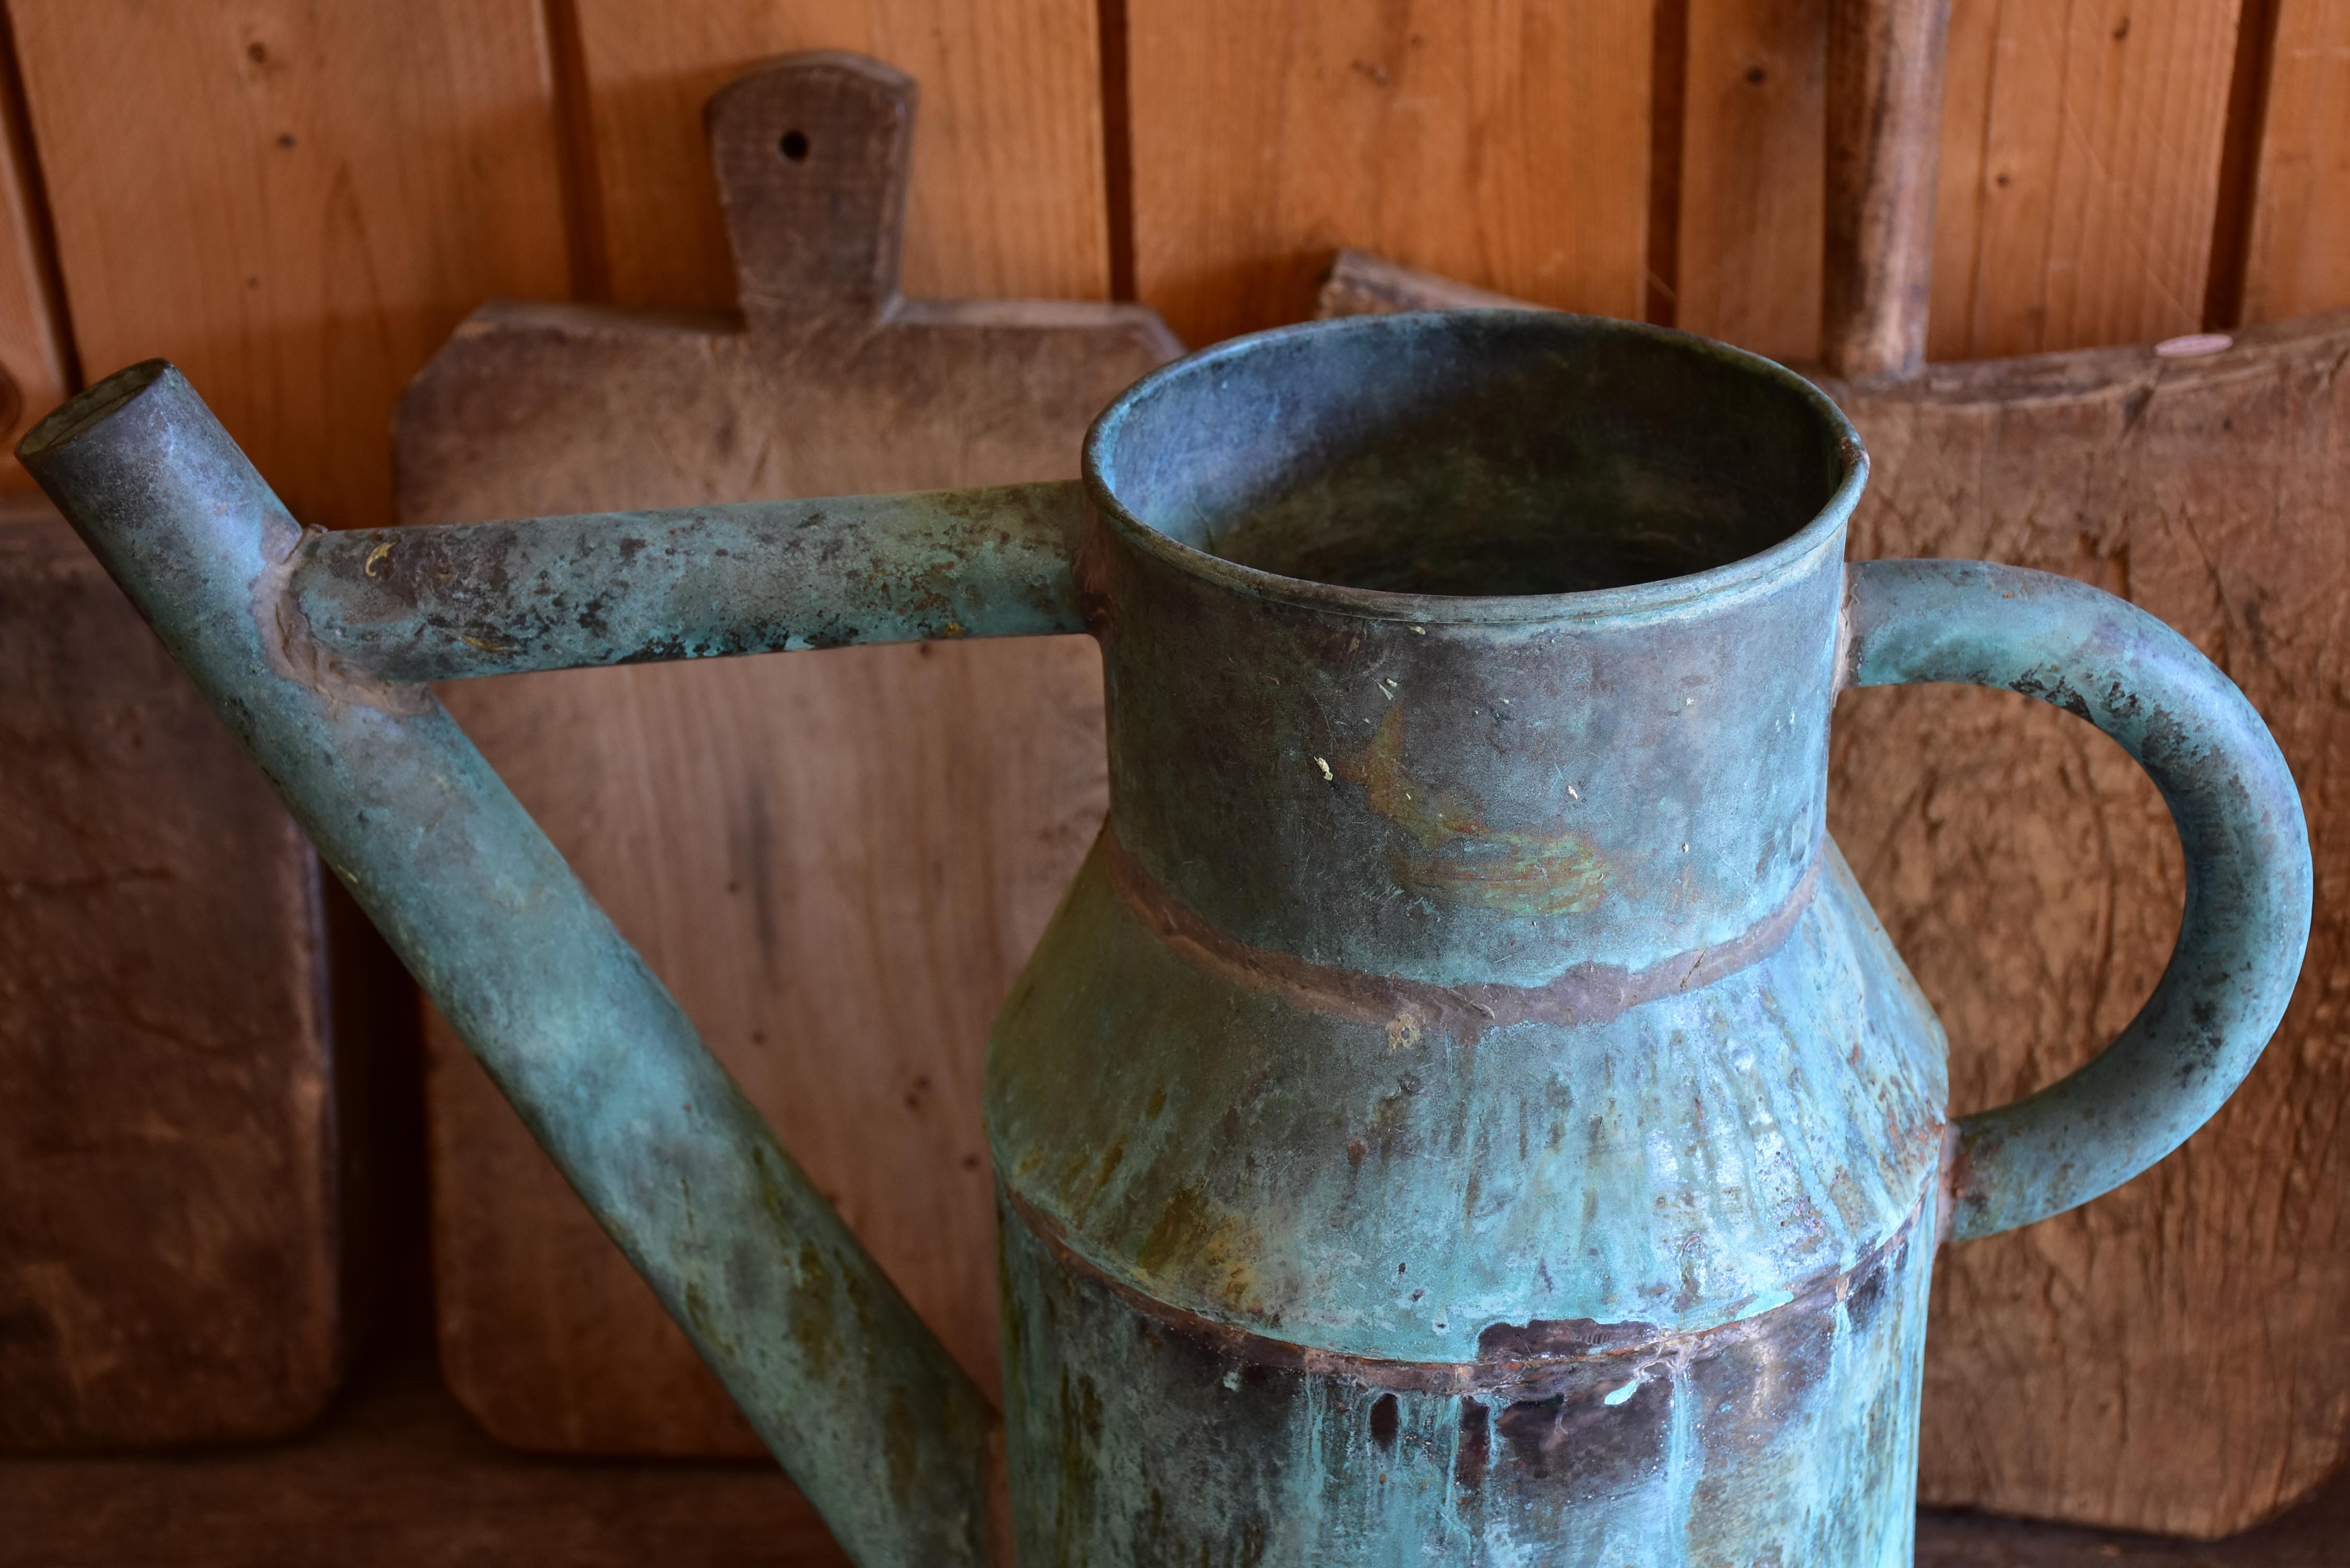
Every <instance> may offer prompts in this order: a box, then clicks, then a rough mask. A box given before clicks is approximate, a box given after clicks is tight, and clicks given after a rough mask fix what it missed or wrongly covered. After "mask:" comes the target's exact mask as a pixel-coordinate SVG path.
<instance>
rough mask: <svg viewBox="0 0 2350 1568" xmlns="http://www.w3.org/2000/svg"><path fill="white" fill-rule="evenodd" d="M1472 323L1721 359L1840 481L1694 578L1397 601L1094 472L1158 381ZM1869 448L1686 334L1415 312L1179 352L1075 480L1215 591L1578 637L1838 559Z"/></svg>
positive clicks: (1571, 320)
mask: <svg viewBox="0 0 2350 1568" xmlns="http://www.w3.org/2000/svg"><path fill="white" fill-rule="evenodd" d="M1472 317H1473V318H1476V319H1477V321H1478V323H1479V325H1480V326H1496V327H1503V328H1531V329H1534V330H1536V331H1542V332H1561V331H1564V333H1565V334H1566V335H1570V336H1594V335H1596V336H1616V337H1631V338H1640V339H1646V340H1648V341H1649V342H1652V343H1656V344H1659V345H1660V346H1663V347H1666V348H1673V349H1677V350H1680V351H1683V352H1692V353H1694V354H1696V355H1697V356H1698V357H1700V358H1711V359H1713V360H1715V361H1717V362H1719V363H1720V364H1721V366H1722V367H1723V368H1724V369H1727V370H1730V371H1732V372H1735V373H1740V374H1744V375H1750V376H1756V377H1759V378H1761V379H1763V380H1765V381H1769V382H1771V383H1773V384H1774V385H1777V386H1779V387H1781V388H1783V389H1785V390H1787V391H1790V392H1793V393H1794V395H1795V397H1796V398H1797V399H1798V400H1800V401H1801V402H1802V403H1803V404H1804V407H1805V408H1806V409H1807V410H1809V411H1810V412H1812V413H1813V414H1814V415H1816V416H1818V418H1819V419H1820V420H1821V421H1822V422H1823V424H1825V427H1826V429H1827V431H1828V433H1829V434H1830V435H1832V436H1833V437H1834V438H1835V442H1836V447H1837V452H1838V459H1839V462H1840V464H1841V472H1839V474H1838V477H1837V483H1836V487H1835V490H1834V491H1832V492H1831V493H1829V494H1828V496H1827V499H1826V500H1825V501H1824V502H1822V503H1821V504H1820V508H1819V510H1818V511H1817V512H1816V513H1814V514H1813V515H1812V516H1811V518H1810V519H1809V520H1807V521H1806V522H1805V523H1804V524H1803V525H1802V526H1801V527H1799V528H1797V529H1795V530H1794V531H1793V532H1792V533H1790V534H1788V535H1786V537H1784V538H1783V539H1781V540H1779V541H1778V542H1777V543H1776V544H1773V545H1770V546H1769V547H1767V548H1765V549H1763V550H1758V551H1756V552H1755V553H1754V554H1752V555H1751V556H1740V557H1739V558H1738V559H1736V560H1733V561H1727V562H1724V563H1723V564H1722V565H1721V566H1710V567H1708V568H1706V569H1705V570H1704V571H1701V572H1691V573H1689V574H1687V575H1685V576H1675V577H1659V578H1655V579H1652V580H1650V581H1648V582H1644V583H1633V584H1629V585H1627V586H1625V587H1612V588H1592V589H1586V590H1583V591H1580V592H1574V593H1555V594H1516V595H1462V594H1411V593H1397V592H1393V591H1390V590H1388V589H1383V588H1358V587H1345V586H1342V585H1340V584H1336V583H1325V582H1318V581H1315V580H1313V579H1311V578H1305V577H1293V576H1284V575H1283V574H1281V573H1278V572H1270V571H1266V570H1264V569H1263V568H1262V567H1258V566H1243V565H1242V564H1241V563H1240V562H1237V561H1232V560H1227V559H1225V558H1224V557H1223V556H1213V555H1210V554H1209V553H1208V552H1207V551H1205V550H1201V549H1198V548H1196V547H1194V546H1192V545H1186V544H1184V543H1183V542H1182V541H1181V540H1180V539H1177V538H1175V537H1173V536H1172V535H1169V534H1166V533H1163V532H1161V531H1160V530H1159V528H1157V527H1155V526H1153V525H1152V524H1149V523H1146V522H1144V521H1143V520H1142V519H1141V518H1139V517H1138V516H1136V515H1135V514H1133V513H1132V512H1131V511H1129V510H1128V508H1127V506H1126V504H1124V503H1123V502H1122V501H1120V500H1119V499H1118V494H1117V493H1116V491H1115V490H1114V489H1113V488H1112V486H1111V484H1110V483H1109V481H1108V479H1107V476H1106V475H1105V474H1104V473H1103V472H1102V468H1103V461H1104V455H1105V453H1106V452H1107V449H1108V448H1109V446H1110V444H1111V443H1112V442H1113V441H1115V440H1116V439H1117V438H1118V434H1119V427H1120V426H1121V425H1122V424H1123V423H1124V422H1125V421H1126V420H1127V418H1128V416H1129V415H1131V414H1132V413H1133V412H1134V411H1135V410H1137V409H1139V407H1140V406H1141V405H1142V404H1144V403H1145V402H1148V401H1149V400H1150V399H1151V398H1152V397H1154V396H1155V395H1156V394H1157V393H1158V392H1159V390H1160V389H1162V388H1163V387H1165V386H1166V385H1167V384H1168V383H1170V382H1172V381H1174V380H1176V379H1180V378H1182V377H1186V376H1191V375H1197V374H1199V373H1201V370H1203V369H1206V368H1208V367H1210V366H1212V365H1215V364H1218V363H1221V362H1223V361H1226V360H1232V359H1238V358H1244V357H1246V356H1249V355H1251V354H1253V353H1258V352H1262V351H1263V349H1264V348H1266V347H1268V346H1270V345H1274V344H1279V343H1284V342H1288V341H1291V340H1295V339H1299V338H1309V337H1344V336H1351V335H1356V334H1361V335H1373V334H1379V333H1388V332H1396V331H1399V330H1402V331H1409V330H1424V329H1425V327H1426V324H1427V323H1429V322H1430V321H1460V320H1465V319H1468V318H1472ZM1868 471H1869V459H1868V452H1867V449H1866V447H1865V446H1864V445H1863V444H1862V443H1861V439H1860V432H1859V431H1857V430H1856V429H1855V428H1854V426H1853V423H1852V421H1851V420H1849V419H1847V418H1846V415H1845V412H1844V410H1842V409H1841V408H1839V407H1837V405H1836V403H1835V400H1834V399H1832V398H1830V397H1829V396H1828V395H1827V393H1825V392H1824V391H1822V390H1821V389H1819V388H1818V387H1817V386H1815V385H1814V384H1813V383H1812V382H1811V381H1810V380H1808V379H1805V378H1804V377H1802V376H1800V375H1797V374H1796V373H1795V372H1794V371H1793V370H1791V369H1787V367H1785V366H1784V365H1782V364H1780V363H1779V362H1778V361H1777V360H1775V359H1768V358H1763V356H1762V355H1760V354H1755V353H1752V352H1749V351H1748V350H1746V349H1743V348H1736V347H1734V346H1732V345H1731V344H1728V343H1723V342H1721V341H1719V340H1717V339H1714V338H1711V337H1700V336H1699V335H1698V334H1696V333H1693V332H1681V331H1677V330H1675V329H1674V328H1672V327H1653V326H1650V325H1648V323H1646V322H1639V321H1625V320H1622V319H1619V318H1617V317H1607V316H1579V315H1575V314H1574V313H1572V312H1568V311H1558V310H1540V309H1525V310H1486V309H1471V310H1415V311H1394V312H1389V313H1387V314H1383V315H1377V316H1354V317H1339V318H1337V319H1335V320H1328V321H1307V322H1301V323H1298V324H1296V325H1294V326H1289V327H1274V328H1271V329H1270V330H1267V331H1263V332H1252V333H1248V334H1246V335H1244V336H1242V337H1232V338H1227V339H1226V340H1224V341H1223V342H1222V343H1218V344H1215V345H1212V346H1211V347H1210V348H1202V349H1201V350H1199V351H1197V352H1196V353H1192V354H1188V355H1186V356H1184V357H1183V358H1180V359H1177V360H1174V361H1172V362H1171V363H1169V364H1166V365H1162V366H1160V367H1159V369H1156V370H1153V371H1151V372H1150V373H1149V375H1147V376H1145V377H1143V378H1142V379H1140V380H1139V381H1137V382H1135V383H1134V385H1132V386H1131V387H1128V389H1126V390H1125V391H1123V392H1121V393H1119V394H1118V398H1117V400H1115V401H1113V402H1112V403H1111V404H1110V405H1109V406H1108V407H1107V408H1106V409H1104V410H1102V411H1101V413H1100V414H1099V415H1097V417H1096V418H1095V420H1094V421H1093V424H1092V426H1091V427H1090V428H1089V429H1087V431H1086V441H1085V452H1084V468H1083V483H1084V485H1085V487H1086V493H1087V499H1088V500H1089V501H1091V503H1092V504H1093V507H1094V510H1095V511H1096V512H1097V514H1099V515H1100V517H1101V518H1102V520H1103V522H1104V523H1105V524H1107V526H1108V527H1109V528H1110V529H1111V530H1112V531H1113V532H1114V533H1116V534H1117V535H1118V536H1119V538H1120V539H1121V540H1123V541H1124V542H1125V543H1126V544H1128V545H1131V546H1132V547H1134V548H1136V549H1138V550H1140V551H1141V552H1143V553H1144V554H1146V555H1148V556H1153V557H1155V558H1157V559H1158V560H1159V561H1160V562H1162V563H1164V564H1166V565H1168V566H1173V567H1175V568H1176V569H1177V570H1179V571H1182V572H1186V573H1188V574H1190V575H1191V576H1196V577H1200V578H1203V579H1205V580H1207V581H1209V582H1211V583H1212V584H1214V585H1216V586H1217V587H1223V588H1228V589H1235V590H1237V591H1239V592H1241V593H1243V594H1247V595H1249V596H1251V597H1255V598H1260V599H1265V600H1269V601H1272V602H1274V603H1277V604H1286V605H1294V606H1297V607H1304V608H1310V609H1315V610H1320V611H1323V612H1326V613H1334V614H1338V615H1347V616H1353V617H1356V618H1361V619H1365V620H1376V621H1402V622H1409V623H1412V624H1415V625H1427V626H1445V625H1461V626H1466V625H1488V626H1491V625H1524V624H1528V623H1542V624H1548V625H1557V626H1574V627H1579V628H1596V627H1598V626H1604V625H1607V624H1609V623H1613V622H1618V621H1623V620H1641V621H1648V622H1654V621H1660V620H1669V619H1679V618H1693V617H1695V616H1698V615H1704V614H1711V613H1712V612H1713V611H1714V610H1716V609H1718V608H1721V607H1722V606H1723V605H1724V604H1725V602H1727V601H1729V600H1731V599H1733V598H1738V597H1745V596H1746V595H1747V594H1750V593H1754V592H1763V591H1768V590H1769V589H1770V588H1771V587H1773V586H1775V585H1776V584H1778V583H1780V582H1781V581H1783V580H1784V579H1785V578H1786V577H1787V576H1789V575H1790V574H1793V573H1795V572H1799V571H1802V570H1804V569H1805V568H1807V567H1808V566H1810V565H1811V563H1812V562H1813V560H1814V557H1815V556H1817V555H1818V554H1819V553H1820V552H1821V551H1823V550H1825V549H1830V548H1835V549H1838V550H1839V551H1840V550H1841V545H1842V538H1843V534H1844V527H1845V524H1846V522H1848V521H1849V520H1850V519H1851V516H1852V513H1853V509H1854V508H1855V507H1856V505H1857V504H1859V501H1860V495H1861V492H1862V491H1863V490H1864V489H1865V488H1866V486H1867V483H1868Z"/></svg>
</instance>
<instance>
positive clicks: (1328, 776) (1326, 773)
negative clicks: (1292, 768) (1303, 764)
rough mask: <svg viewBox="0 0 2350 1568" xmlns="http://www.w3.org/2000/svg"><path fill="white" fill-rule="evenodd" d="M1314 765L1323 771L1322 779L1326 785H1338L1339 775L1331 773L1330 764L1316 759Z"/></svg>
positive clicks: (1318, 758)
mask: <svg viewBox="0 0 2350 1568" xmlns="http://www.w3.org/2000/svg"><path fill="white" fill-rule="evenodd" d="M1314 765H1315V767H1317V768H1320V769H1321V770H1322V778H1323V782H1324V783H1326V784H1336V783H1337V782H1338V779H1337V775H1336V774H1333V773H1332V772H1331V771H1330V764H1329V763H1326V762H1324V761H1323V760H1322V759H1321V758H1320V757H1316V758H1315V759H1314Z"/></svg>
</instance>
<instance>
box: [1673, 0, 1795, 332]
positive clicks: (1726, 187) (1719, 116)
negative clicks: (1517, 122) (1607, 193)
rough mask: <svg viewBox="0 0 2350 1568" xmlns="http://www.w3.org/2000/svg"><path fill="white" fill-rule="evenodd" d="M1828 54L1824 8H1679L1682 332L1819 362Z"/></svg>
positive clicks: (1696, 1) (1709, 0) (1730, 1)
mask: <svg viewBox="0 0 2350 1568" xmlns="http://www.w3.org/2000/svg"><path fill="white" fill-rule="evenodd" d="M1826 45H1827V0H1690V28H1689V86H1688V89H1687V90H1688V105H1689V107H1688V119H1687V123H1686V124H1685V126H1684V127H1683V130H1682V133H1681V134H1682V139H1683V140H1682V152H1681V160H1682V162H1681V244H1680V308H1679V313H1678V314H1677V315H1676V316H1675V317H1674V323H1675V325H1677V326H1679V327H1681V328H1682V329H1683V330H1684V331H1689V332H1701V333H1703V334H1705V335H1706V336H1707V337H1720V338H1722V339H1724V340H1726V341H1728V342H1731V343H1735V344H1738V345H1739V346H1740V347H1741V348H1752V349H1753V350H1754V351H1755V352H1756V353H1758V354H1768V355H1770V356H1772V357H1773V358H1779V359H1811V358H1815V357H1816V356H1817V355H1818V353H1819V342H1820V237H1821V234H1822V232H1823V229H1822V225H1823V223H1824V220H1825V211H1826V209H1825V204H1824V199H1823V193H1822V192H1823V184H1824V176H1825V158H1826V151H1825V145H1824V141H1825V135H1826V113H1827V108H1826V106H1827V98H1826V78H1825V72H1826V68H1827V54H1826Z"/></svg>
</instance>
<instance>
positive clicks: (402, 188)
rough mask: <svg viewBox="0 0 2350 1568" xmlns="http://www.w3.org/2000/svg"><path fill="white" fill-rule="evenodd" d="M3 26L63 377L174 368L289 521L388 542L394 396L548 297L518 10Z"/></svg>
mask: <svg viewBox="0 0 2350 1568" xmlns="http://www.w3.org/2000/svg"><path fill="white" fill-rule="evenodd" d="M9 10H10V16H11V18H12V20H13V21H14V24H15V27H16V43H17V50H18V54H19V57H20V60H21V63H22V68H23V72H24V78H25V85H26V99H27V106H28V108H29V109H30V113H31V119H32V125H33V130H34V137H35V140H36V145H37V147H38V150H39V155H40V159H41V166H42V170H43V172H44V174H45V176H46V178H47V187H48V191H49V193H50V199H51V205H52V209H53V213H54V217H55V223H56V230H57V250H58V263H59V267H60V271H61V273H62V275H63V277H64V283H65V291H66V298H67V304H68V308H69V310H70V312H71V317H72V320H73V330H74V335H75V339H76V342H77V343H78V346H79V348H80V353H81V357H82V360H83V363H84V366H85V368H86V369H88V371H90V372H91V373H93V374H100V373H104V372H106V371H109V370H112V369H116V368H117V367H119V366H120V365H122V364H125V363H128V362H130V361H132V360H135V359H140V358H147V357H149V356H151V355H163V356H166V357H168V358H172V359H174V360H176V361H178V363H179V364H180V365H181V367H182V369H185V370H186V371H187V373H188V375H189V377H190V378H191V379H192V380H193V381H194V383H195V385H196V387H197V388H198V389H199V390H201V391H202V392H203V394H204V396H205V397H206V399H207V400H209V401H210V402H211V403H212V405H213V408H214V409H215V410H217V411H218V412H219V414H220V416H221V419H222V421H223V422H224V424H226V425H227V427H228V429H229V431H230V432H231V433H232V434H234V436H235V437H236V438H237V440H238V441H240V442H242V443H243V444H244V447H245V450H246V451H247V452H250V453H251V454H252V455H253V458H254V461H255V462H256V463H257V464H258V465H259V466H260V468H261V470H262V472H265V473H266V474H268V475H269V477H270V480H271V482H272V483H274V484H275V485H276V487H277V489H278V491H279V493H281V494H283V495H284V496H285V497H286V501H287V503H288V504H290V505H291V506H292V507H293V509H294V511H295V514H296V515H297V516H299V517H301V518H302V519H304V520H305V521H306V522H311V523H318V524H328V525H331V526H357V525H375V524H385V523H389V522H390V520H391V468H390V459H391V448H390V437H389V431H390V421H391V410H392V403H393V400H395V399H396V398H397V397H398V396H399V393H400V389H401V387H403V386H404V385H405V384H406V383H407V381H408V379H409V377H410V376H411V375H412V374H413V373H414V372H415V371H416V369H417V368H418V367H419V366H421V365H422V364H423V363H424V361H425V359H426V358H428V357H429V356H430V355H431V354H432V350H433V349H434V348H437V347H439V345H440V343H441V340H442V338H443V337H446V336H447V335H448V333H449V331H450V329H451V328H452V327H455V326H456V324H457V322H458V321H459V320H460V319H461V318H462V317H463V316H464V314H465V313H466V311H468V310H469V309H471V308H472V307H473V306H475V305H476V304H478V303H480V302H481V301H482V300H483V299H484V298H486V297H489V296H496V295H517V294H518V295H538V296H547V295H560V294H562V293H563V292H564V289H565V286H566V284H567V263H566V257H565V247H564V227H563V213H562V203H561V197H560V190H559V186H558V174H557V169H558V164H557V159H556V131H555V122H554V119H553V114H552V109H551V101H550V91H551V89H550V78H549V71H548V65H547V57H546V40H545V37H544V35H543V21H542V17H541V15H540V11H539V6H538V4H537V0H405V3H403V4H401V5H331V4H325V3H323V0H175V3H174V4H172V5H150V4H145V3H142V0H13V3H12V4H11V5H10V7H9ZM99 62H103V66H102V69H101V68H99Z"/></svg>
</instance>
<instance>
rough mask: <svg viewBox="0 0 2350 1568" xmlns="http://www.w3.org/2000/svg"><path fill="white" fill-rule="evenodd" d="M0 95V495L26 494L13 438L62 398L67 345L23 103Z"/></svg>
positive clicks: (11, 92)
mask: <svg viewBox="0 0 2350 1568" xmlns="http://www.w3.org/2000/svg"><path fill="white" fill-rule="evenodd" d="M0 91H5V92H6V93H7V94H8V96H9V99H11V101H7V102H0V372H5V375H6V377H7V380H8V384H9V386H10V387H12V388H13V389H14V392H15V396H14V397H13V398H12V399H11V398H0V447H5V455H0V490H29V489H31V488H32V484H33V481H32V477H31V475H29V474H27V473H26V472H25V471H24V469H23V468H22V467H21V466H20V465H19V464H18V463H17V462H16V439H17V438H18V437H19V436H21V435H23V434H24V433H25V431H26V430H28V429H30V428H31V426H32V423H33V421H35V420H37V419H39V418H40V417H41V416H42V415H43V414H46V413H47V412H48V411H49V410H51V409H54V408H56V407H57V404H58V403H60V402H62V401H64V400H65V395H66V393H67V391H68V387H67V385H66V345H65V344H64V343H63V342H62V341H61V340H60V338H59V337H58V311H57V300H56V299H55V298H54V297H53V296H52V295H51V291H50V285H49V269H50V266H51V265H52V263H53V261H54V258H53V257H51V256H49V255H48V254H47V235H45V234H43V233H42V232H41V226H40V223H38V221H37V220H36V214H35V213H34V211H33V192H34V189H35V184H34V169H33V163H32V150H31V148H29V147H27V146H26V145H25V139H24V137H23V135H22V127H23V124H24V119H23V115H22V113H21V110H22V109H23V105H21V104H19V103H16V102H15V101H13V99H14V97H15V88H14V86H13V84H10V85H5V86H0Z"/></svg>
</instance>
